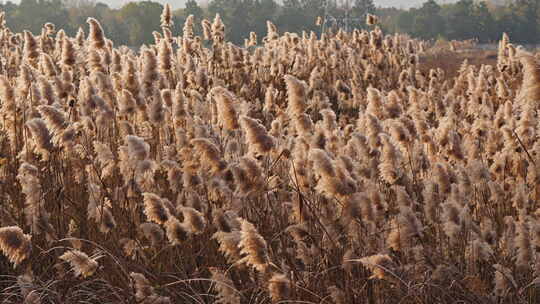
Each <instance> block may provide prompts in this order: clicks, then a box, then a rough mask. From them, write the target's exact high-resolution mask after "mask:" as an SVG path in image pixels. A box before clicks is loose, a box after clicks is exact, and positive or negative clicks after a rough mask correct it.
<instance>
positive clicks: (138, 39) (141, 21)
mask: <svg viewBox="0 0 540 304" xmlns="http://www.w3.org/2000/svg"><path fill="white" fill-rule="evenodd" d="M162 11H163V6H162V5H161V4H159V3H156V2H151V1H141V2H130V3H129V4H126V5H124V6H123V7H122V8H121V9H120V12H119V16H120V18H122V20H123V22H124V23H125V24H126V25H127V26H128V28H129V31H128V39H127V41H128V44H129V45H141V44H148V43H151V42H153V41H154V37H153V35H152V32H154V31H160V29H161V28H160V25H161V22H160V16H161V12H162Z"/></svg>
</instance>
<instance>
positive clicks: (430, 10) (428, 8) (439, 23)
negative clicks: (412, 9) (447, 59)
mask: <svg viewBox="0 0 540 304" xmlns="http://www.w3.org/2000/svg"><path fill="white" fill-rule="evenodd" d="M440 11H441V7H440V6H439V4H437V2H435V0H429V1H427V2H426V3H424V4H423V5H422V7H421V8H420V9H418V10H417V14H416V17H415V19H414V22H413V27H412V32H413V34H414V35H416V36H418V37H420V38H423V39H433V38H437V37H438V36H439V35H441V34H442V35H444V32H445V26H446V24H445V21H444V20H443V18H441V15H440V14H439V13H440Z"/></svg>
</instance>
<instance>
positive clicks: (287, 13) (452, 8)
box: [0, 0, 540, 46]
mask: <svg viewBox="0 0 540 304" xmlns="http://www.w3.org/2000/svg"><path fill="white" fill-rule="evenodd" d="M325 3H326V1H325V0H284V1H279V2H276V1H275V0H210V1H209V2H208V4H205V5H204V7H202V6H200V5H199V3H198V2H197V1H195V0H189V1H187V3H186V5H185V7H184V8H181V9H178V10H176V11H175V12H174V28H173V32H174V33H179V32H180V30H181V29H182V28H183V25H184V22H185V20H186V17H187V16H189V15H193V16H194V17H195V21H196V22H195V30H196V31H200V30H201V28H200V21H201V20H202V19H204V18H213V16H215V14H216V13H219V14H220V15H221V17H222V19H223V22H224V23H225V25H226V29H227V33H226V35H227V39H228V40H230V41H233V42H235V43H239V44H241V43H243V38H244V37H247V36H249V32H250V31H255V32H256V33H257V35H258V36H259V37H263V36H264V34H265V31H266V20H271V21H272V22H273V23H274V24H275V25H276V26H277V27H278V29H279V30H280V31H283V32H284V31H288V32H301V31H303V30H306V31H315V32H317V33H319V32H320V31H321V27H320V26H317V25H316V23H315V20H316V19H317V16H323V15H324V12H325ZM347 7H348V8H349V9H347ZM0 10H3V11H5V12H6V17H7V24H8V26H9V27H10V28H11V29H12V30H13V31H16V32H19V31H22V30H25V29H28V30H31V31H32V32H33V33H34V34H39V33H40V31H41V29H42V25H43V24H44V23H45V22H52V23H53V24H55V25H56V27H57V28H62V29H64V30H65V31H66V33H67V34H69V35H74V34H75V32H76V31H77V29H78V28H79V27H80V26H84V24H85V21H86V18H87V17H88V16H92V17H95V18H96V19H98V20H99V21H100V22H101V24H102V25H103V27H104V30H105V32H106V33H107V34H108V38H109V39H111V40H113V41H114V42H115V44H116V45H129V46H140V45H142V44H148V43H150V42H152V41H153V36H152V32H153V31H158V30H159V29H160V23H159V15H160V14H161V11H162V10H163V6H162V5H161V4H159V3H157V2H152V1H139V2H131V3H129V4H127V5H124V6H123V7H121V8H118V9H114V8H111V7H109V6H107V5H106V4H103V3H101V2H94V1H88V0H64V1H62V0H21V2H20V4H15V3H13V2H10V1H7V2H3V3H1V4H0ZM327 12H328V15H329V16H332V17H334V19H332V18H329V22H328V23H327V24H328V25H330V26H343V25H344V24H343V23H344V22H343V20H344V19H345V18H346V17H347V19H348V24H349V26H350V27H351V28H353V27H355V28H361V27H364V26H365V24H364V22H363V21H364V16H365V14H366V13H372V14H376V15H378V16H379V17H380V19H381V23H382V28H383V30H384V31H385V32H387V33H394V32H402V33H408V34H410V35H412V36H414V37H419V38H422V39H448V40H454V39H455V40H466V39H472V38H476V39H478V40H479V41H480V42H482V43H488V42H493V41H496V40H497V39H498V38H500V37H501V34H502V33H503V32H506V33H508V34H509V35H510V36H511V37H512V39H513V41H515V42H517V43H528V44H536V43H538V42H539V41H538V40H539V38H540V35H539V32H540V22H539V16H540V0H516V1H512V2H510V3H509V4H507V5H494V4H490V2H484V1H473V0H460V1H458V2H456V3H452V4H438V3H437V2H436V1H434V0H429V1H427V2H425V3H424V4H423V5H422V6H421V7H418V8H411V9H409V10H404V9H397V8H377V7H376V6H375V5H374V4H373V1H372V0H350V1H349V3H348V5H347V2H346V1H337V2H335V1H330V2H329V4H328V6H327ZM333 20H338V21H341V23H335V22H334V21H333Z"/></svg>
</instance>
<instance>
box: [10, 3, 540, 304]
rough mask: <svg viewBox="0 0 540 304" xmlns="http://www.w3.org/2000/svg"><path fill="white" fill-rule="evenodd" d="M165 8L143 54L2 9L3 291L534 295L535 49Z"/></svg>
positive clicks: (182, 297)
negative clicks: (472, 51)
mask: <svg viewBox="0 0 540 304" xmlns="http://www.w3.org/2000/svg"><path fill="white" fill-rule="evenodd" d="M170 16H171V15H170V9H169V7H168V6H166V7H165V11H164V12H163V15H162V32H160V33H157V32H156V33H155V45H149V46H143V47H142V48H141V50H140V51H139V52H134V51H132V50H130V49H128V48H125V47H121V46H120V47H115V46H113V45H112V43H111V41H110V40H108V39H107V38H106V36H105V33H104V32H103V30H102V28H101V26H100V24H99V23H98V22H97V21H96V20H95V19H92V18H90V19H88V24H89V30H88V31H87V33H85V31H84V30H83V29H81V30H80V31H79V33H78V34H77V36H76V37H68V36H66V34H65V33H64V32H63V31H62V30H57V29H55V27H54V25H52V24H45V25H44V27H43V32H42V34H41V35H39V36H34V35H32V34H31V33H29V32H24V33H12V32H11V31H10V30H9V28H7V27H6V25H5V24H4V22H1V23H0V24H1V31H0V54H1V58H2V60H1V65H0V67H1V69H0V74H1V76H0V102H1V117H0V128H1V132H0V143H1V150H0V153H1V157H2V158H1V162H0V163H1V167H0V176H1V182H0V202H1V203H0V227H1V228H0V252H1V255H0V270H1V273H0V274H1V276H0V290H2V291H1V296H0V298H1V303H28V304H30V303H32V304H33V303H145V304H150V303H156V304H157V303H224V304H235V303H253V304H259V303H260V304H262V303H321V304H323V303H328V304H330V303H335V304H344V303H537V302H538V301H540V294H539V288H538V284H539V283H540V252H539V250H540V212H539V210H540V209H538V208H539V207H540V206H539V204H538V203H539V202H538V199H539V195H540V187H539V179H540V170H539V167H538V166H539V165H540V140H539V139H538V136H539V134H538V132H539V130H540V129H539V127H538V113H537V111H538V107H539V104H538V103H539V101H540V70H539V64H538V62H537V60H536V58H535V57H534V56H533V55H531V54H528V53H525V52H523V51H521V50H520V49H519V48H516V47H515V46H513V45H512V44H511V43H510V41H509V39H508V37H506V36H505V37H503V40H502V41H501V42H500V48H499V54H498V61H497V65H496V66H481V67H479V68H477V67H474V66H470V65H468V64H467V63H466V62H464V63H463V65H462V67H461V69H460V71H459V73H458V75H457V76H456V77H454V78H449V77H446V76H445V73H444V71H443V70H441V69H433V70H431V71H430V72H429V73H422V72H421V70H420V68H419V66H420V64H421V63H420V62H419V61H418V58H419V55H421V54H422V53H423V52H424V51H425V50H426V48H427V44H425V43H424V42H421V41H417V40H413V39H410V38H408V37H405V36H386V35H384V33H382V32H381V30H380V29H379V28H378V27H377V25H376V23H377V20H376V18H374V17H372V16H370V17H368V23H369V24H370V25H371V28H372V30H371V31H359V30H355V31H353V32H352V33H345V32H343V31H339V32H337V33H326V34H324V35H323V36H322V37H317V36H316V35H315V34H314V33H302V34H301V35H297V34H292V33H283V34H280V33H279V31H278V29H276V28H275V26H274V25H273V24H271V23H268V33H267V36H266V37H256V36H255V35H254V34H252V35H251V36H250V37H249V38H248V39H246V45H245V46H244V47H239V46H235V45H232V44H230V43H228V42H227V41H226V40H225V37H224V25H223V23H222V22H221V20H220V18H219V16H216V18H215V19H214V20H213V21H208V20H204V21H203V22H202V29H203V36H202V37H199V36H195V35H194V29H193V28H194V26H195V25H194V23H193V18H191V17H190V18H188V21H187V22H186V24H185V27H184V29H183V33H172V32H171V31H170V27H171V18H170ZM537 163H538V164H539V165H537Z"/></svg>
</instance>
